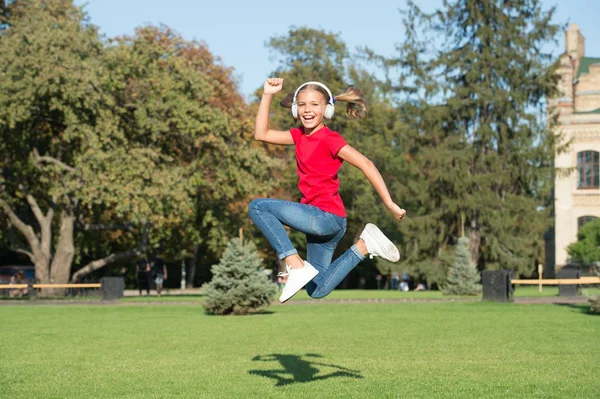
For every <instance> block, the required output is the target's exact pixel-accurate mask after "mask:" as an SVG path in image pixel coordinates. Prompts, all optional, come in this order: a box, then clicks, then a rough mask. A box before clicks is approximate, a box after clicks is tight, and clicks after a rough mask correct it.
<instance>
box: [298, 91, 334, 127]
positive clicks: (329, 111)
mask: <svg viewBox="0 0 600 399" xmlns="http://www.w3.org/2000/svg"><path fill="white" fill-rule="evenodd" d="M307 85H316V86H320V87H322V88H324V89H325V91H326V92H327V94H329V101H327V106H326V107H325V112H324V113H323V116H324V117H325V118H327V119H331V118H333V113H334V112H335V106H334V105H333V104H334V103H335V99H334V98H333V95H332V94H331V91H330V90H329V88H327V86H325V85H324V84H323V83H320V82H306V83H303V84H302V85H300V87H298V88H297V89H296V92H295V93H294V102H293V103H292V115H293V116H294V119H298V103H297V102H296V97H298V92H299V91H300V89H301V88H303V87H304V86H307Z"/></svg>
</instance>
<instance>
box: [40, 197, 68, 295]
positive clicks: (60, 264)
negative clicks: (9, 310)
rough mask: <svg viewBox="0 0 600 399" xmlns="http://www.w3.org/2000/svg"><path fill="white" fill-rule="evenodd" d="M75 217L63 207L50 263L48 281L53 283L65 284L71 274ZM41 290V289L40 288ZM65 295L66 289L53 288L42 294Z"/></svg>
mask: <svg viewBox="0 0 600 399" xmlns="http://www.w3.org/2000/svg"><path fill="white" fill-rule="evenodd" d="M74 222H75V218H74V216H73V214H72V212H71V211H70V210H66V209H64V210H63V211H62V213H61V220H60V233H59V236H58V243H57V245H56V251H55V253H54V258H53V259H52V265H51V266H50V281H52V283H54V284H66V283H68V282H69V276H70V275H71V264H72V263H73V256H74V255H75V246H74V245H73V233H74V231H73V225H74ZM42 291H43V290H42ZM46 294H47V295H48V296H65V294H66V289H64V288H54V289H48V292H47V293H45V292H44V294H43V295H46Z"/></svg>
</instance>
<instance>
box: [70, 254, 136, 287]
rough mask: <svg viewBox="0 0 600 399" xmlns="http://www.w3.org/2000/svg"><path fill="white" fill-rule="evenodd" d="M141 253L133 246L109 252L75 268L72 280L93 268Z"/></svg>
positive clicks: (91, 270) (99, 267)
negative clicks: (128, 248)
mask: <svg viewBox="0 0 600 399" xmlns="http://www.w3.org/2000/svg"><path fill="white" fill-rule="evenodd" d="M142 253H143V252H142V251H140V249H139V248H135V249H130V250H129V251H124V252H117V253H114V254H110V255H108V256H107V257H105V258H102V259H97V260H95V261H92V262H90V263H88V264H87V265H85V266H84V267H82V268H81V269H79V270H77V272H75V274H73V277H72V281H73V282H76V281H77V280H79V279H80V278H81V277H82V276H85V275H86V274H89V273H91V272H93V271H95V270H98V269H101V268H103V267H104V266H106V265H108V264H110V263H113V262H116V261H118V260H120V259H126V258H130V257H132V256H135V255H141V254H142Z"/></svg>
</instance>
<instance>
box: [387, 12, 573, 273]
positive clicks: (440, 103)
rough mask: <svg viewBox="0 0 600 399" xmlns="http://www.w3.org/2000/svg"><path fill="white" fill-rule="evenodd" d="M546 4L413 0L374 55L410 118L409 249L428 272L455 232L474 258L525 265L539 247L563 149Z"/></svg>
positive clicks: (483, 264)
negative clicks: (423, 1)
mask: <svg viewBox="0 0 600 399" xmlns="http://www.w3.org/2000/svg"><path fill="white" fill-rule="evenodd" d="M553 15H554V8H551V9H549V10H544V9H542V4H541V2H540V1H539V0H522V1H517V2H508V1H504V0H452V1H450V0H446V1H444V3H443V7H442V8H441V9H439V10H437V11H435V12H433V13H431V14H427V13H424V12H422V11H421V10H420V9H419V7H418V6H417V5H416V3H415V2H413V1H409V2H408V7H407V9H406V10H405V11H404V21H403V22H404V27H405V30H406V39H405V40H404V41H403V42H402V43H401V45H399V46H398V48H399V54H398V57H396V58H393V59H381V60H382V61H383V62H384V65H385V66H386V67H387V71H388V75H387V76H388V78H389V79H388V84H389V86H390V87H391V88H394V89H395V90H396V91H397V93H398V99H399V101H400V104H401V115H402V118H403V120H404V121H405V122H406V123H407V125H408V128H407V129H406V130H405V131H404V134H403V135H402V140H401V146H402V148H403V151H404V157H405V159H407V161H408V162H407V170H408V171H409V172H410V173H411V176H412V177H411V179H410V195H409V196H408V198H410V200H411V202H410V204H409V206H408V210H409V212H408V213H409V215H411V217H409V219H408V220H407V223H406V224H405V227H406V229H405V232H406V234H407V236H408V237H409V238H408V240H407V241H408V243H407V246H406V252H407V254H408V257H407V260H408V262H410V263H413V264H416V265H418V268H419V269H420V270H422V271H423V272H425V273H426V274H428V275H429V276H430V278H434V279H436V280H439V279H440V277H442V276H444V275H445V274H446V273H445V271H446V270H445V269H447V267H448V266H449V265H450V264H451V259H452V252H453V251H452V247H453V246H454V245H455V244H456V243H457V239H458V237H461V236H463V232H464V235H466V236H468V238H469V248H470V251H471V257H472V259H473V261H474V262H475V264H476V265H478V267H479V268H480V269H497V268H503V269H512V270H513V271H515V272H516V273H517V274H525V275H529V274H530V273H532V271H533V270H534V268H535V264H536V261H537V260H538V258H539V257H540V256H541V253H542V252H543V251H542V249H543V240H542V235H543V232H544V231H545V230H547V229H548V227H549V223H550V221H551V215H550V206H549V205H550V204H551V200H552V196H551V194H552V193H551V187H552V178H553V172H554V170H553V159H554V155H555V152H556V151H560V150H561V145H560V139H559V138H558V137H557V136H556V135H555V134H554V131H553V129H552V125H553V121H552V120H546V119H545V115H546V111H547V110H546V109H545V108H544V106H545V101H546V99H548V98H552V97H554V96H555V94H556V90H557V82H558V76H557V74H556V72H555V67H554V64H553V62H552V56H551V54H549V53H547V52H546V51H545V48H547V47H545V46H544V45H545V44H546V43H548V42H549V41H552V40H554V39H555V37H556V34H557V32H558V31H559V29H560V26H559V25H556V24H554V23H552V17H553ZM394 70H399V71H400V74H399V76H396V75H395V74H394ZM549 126H550V127H549Z"/></svg>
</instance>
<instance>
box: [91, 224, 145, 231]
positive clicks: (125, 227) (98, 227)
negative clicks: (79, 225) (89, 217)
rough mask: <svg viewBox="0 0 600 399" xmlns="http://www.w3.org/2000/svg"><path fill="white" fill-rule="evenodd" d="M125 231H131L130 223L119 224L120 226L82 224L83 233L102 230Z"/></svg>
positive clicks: (131, 225)
mask: <svg viewBox="0 0 600 399" xmlns="http://www.w3.org/2000/svg"><path fill="white" fill-rule="evenodd" d="M119 229H122V230H127V231H133V224H132V223H120V224H90V223H85V224H83V230H84V231H102V230H119Z"/></svg>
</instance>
